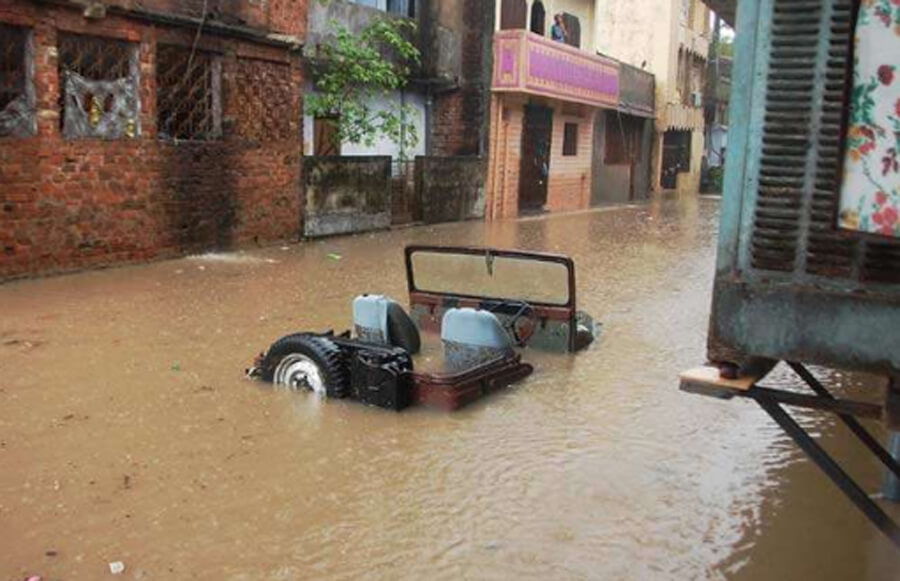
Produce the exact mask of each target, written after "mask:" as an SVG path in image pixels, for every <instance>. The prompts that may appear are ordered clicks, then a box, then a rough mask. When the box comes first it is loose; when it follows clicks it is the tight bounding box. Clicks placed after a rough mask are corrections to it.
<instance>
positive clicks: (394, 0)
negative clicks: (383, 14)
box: [387, 0, 416, 18]
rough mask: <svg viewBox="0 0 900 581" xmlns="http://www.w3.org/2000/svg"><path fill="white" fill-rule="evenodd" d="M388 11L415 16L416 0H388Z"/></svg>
mask: <svg viewBox="0 0 900 581" xmlns="http://www.w3.org/2000/svg"><path fill="white" fill-rule="evenodd" d="M387 12H390V13H391V14H398V15H400V16H407V17H409V18H415V17H416V0H387Z"/></svg>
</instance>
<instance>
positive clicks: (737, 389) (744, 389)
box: [681, 361, 900, 549]
mask: <svg viewBox="0 0 900 581" xmlns="http://www.w3.org/2000/svg"><path fill="white" fill-rule="evenodd" d="M787 364H788V365H789V366H790V367H791V369H792V370H793V371H794V372H795V373H796V374H797V375H798V376H799V377H800V378H801V379H802V380H803V381H804V382H805V383H806V385H808V386H809V387H810V389H812V391H813V392H815V394H816V395H814V396H813V395H807V394H802V393H797V392H793V391H785V390H780V389H770V388H767V387H763V386H760V385H758V381H759V380H760V379H762V378H761V377H754V378H741V379H738V380H723V379H718V378H716V377H714V375H715V374H713V373H711V368H703V369H701V370H692V371H690V372H686V373H684V374H682V378H681V389H682V390H683V391H688V392H692V393H698V394H701V395H709V396H714V397H720V398H722V397H724V398H731V397H734V396H738V397H746V398H749V399H752V400H754V401H755V402H756V403H757V404H759V406H760V407H761V408H762V409H763V410H764V411H765V412H766V413H767V414H769V416H770V417H771V418H772V419H773V420H775V422H776V423H777V424H778V425H779V426H780V427H781V429H783V430H784V431H785V433H786V434H787V435H788V436H790V437H791V439H793V440H794V442H795V443H796V444H797V446H799V447H800V449H801V450H803V452H805V453H806V455H807V456H809V458H810V459H811V460H812V461H813V462H815V464H816V465H817V466H818V467H819V468H820V469H821V470H822V472H824V473H825V475H826V476H828V478H829V479H831V481H832V482H833V483H834V484H835V485H836V486H837V487H838V488H840V489H841V492H843V493H844V494H845V495H846V496H847V498H849V499H850V500H851V501H852V502H853V503H854V504H855V505H856V507H857V508H858V509H859V510H860V511H862V513H863V514H864V515H865V516H866V517H867V518H868V519H869V520H870V521H871V522H872V524H874V525H875V526H876V527H878V529H879V530H880V531H881V532H882V533H884V534H885V536H887V537H888V539H890V541H891V542H892V543H893V544H894V546H895V547H897V548H898V549H900V526H898V524H897V523H896V522H895V521H894V520H893V519H891V517H890V516H888V515H887V513H885V512H884V511H883V510H882V509H881V507H879V506H878V504H876V503H875V501H873V500H872V499H871V498H870V497H869V495H868V494H867V493H866V492H865V490H863V489H862V488H861V487H860V486H859V484H857V483H856V481H855V480H853V478H852V477H851V476H850V475H848V474H847V473H846V472H845V471H844V470H843V469H842V468H841V466H840V465H839V464H838V463H837V462H836V461H835V460H834V459H833V458H832V457H831V456H830V455H829V454H828V453H827V452H826V451H825V450H824V449H823V448H822V447H821V446H819V445H818V444H817V443H816V441H815V440H814V439H813V438H812V437H811V436H810V435H809V434H808V433H807V432H806V430H804V429H803V427H801V426H800V425H799V424H798V423H797V422H796V421H794V419H793V418H792V417H791V416H790V415H789V414H788V413H787V412H786V411H785V410H784V408H783V407H782V406H783V405H787V406H794V407H803V408H808V409H817V410H822V411H828V412H832V413H834V414H836V415H837V416H838V417H839V418H840V419H841V420H842V421H843V422H844V424H846V425H847V427H848V428H850V431H851V432H852V433H853V434H854V435H855V436H856V437H857V438H858V439H859V440H860V441H861V442H862V443H863V445H865V446H866V448H868V449H869V451H870V452H871V453H872V454H873V455H874V456H875V457H876V458H878V459H879V460H880V461H881V463H882V464H884V465H885V467H886V468H887V469H888V470H890V471H891V472H893V473H894V474H895V475H896V476H897V477H898V478H900V463H898V462H897V460H895V459H894V458H893V457H892V456H891V455H890V454H889V453H888V452H887V450H885V449H884V447H882V446H881V444H880V443H879V442H878V440H876V439H875V437H874V436H872V434H870V433H869V432H868V430H866V429H865V428H864V427H863V426H862V424H860V423H859V421H857V419H856V418H857V417H864V418H873V419H874V418H881V417H882V407H881V406H878V405H875V404H869V403H864V402H858V401H851V400H842V399H838V398H835V397H834V396H833V395H832V394H831V393H830V392H829V391H828V390H827V389H826V388H825V386H823V385H822V384H821V382H819V380H817V379H816V378H815V376H814V375H813V374H812V373H811V372H810V371H809V370H808V369H807V368H806V367H805V366H804V365H802V364H800V363H797V362H793V361H788V362H787Z"/></svg>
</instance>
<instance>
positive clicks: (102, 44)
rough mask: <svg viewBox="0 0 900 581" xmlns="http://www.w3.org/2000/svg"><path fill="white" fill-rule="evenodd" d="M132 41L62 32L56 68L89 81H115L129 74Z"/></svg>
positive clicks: (132, 47)
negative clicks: (76, 74)
mask: <svg viewBox="0 0 900 581" xmlns="http://www.w3.org/2000/svg"><path fill="white" fill-rule="evenodd" d="M136 48H137V47H136V46H135V45H134V43H130V42H125V41H121V40H113V39H109V38H100V37H97V36H82V35H80V34H61V35H60V36H59V69H60V71H71V72H73V73H78V74H79V75H81V76H82V77H85V78H86V79H91V80H92V81H115V80H116V79H121V78H123V77H130V76H131V75H132V60H133V58H134V57H135V49H136Z"/></svg>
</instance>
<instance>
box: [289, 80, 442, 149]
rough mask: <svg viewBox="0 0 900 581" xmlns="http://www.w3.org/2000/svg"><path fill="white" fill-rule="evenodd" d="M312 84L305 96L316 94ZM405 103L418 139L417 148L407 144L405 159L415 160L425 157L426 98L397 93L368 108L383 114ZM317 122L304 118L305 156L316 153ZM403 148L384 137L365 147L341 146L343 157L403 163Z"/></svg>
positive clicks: (378, 97) (379, 98) (372, 102)
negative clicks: (374, 157)
mask: <svg viewBox="0 0 900 581" xmlns="http://www.w3.org/2000/svg"><path fill="white" fill-rule="evenodd" d="M313 92H314V91H313V89H312V84H311V83H308V84H307V85H306V91H305V94H310V93H313ZM402 103H405V104H406V105H408V106H409V107H411V108H412V111H413V115H412V116H411V117H410V118H408V124H409V127H410V129H411V130H412V131H415V135H416V136H417V138H418V142H417V143H416V144H412V143H411V142H410V143H407V144H406V148H405V150H406V157H407V158H408V159H413V158H414V157H415V156H417V155H425V131H426V126H425V96H424V95H422V94H421V93H418V92H414V91H403V92H402V93H401V92H400V91H395V92H393V93H390V94H387V95H375V96H374V97H373V98H372V99H371V100H370V101H369V106H370V107H371V108H372V110H373V111H382V110H385V109H388V108H390V107H394V106H399V105H401V104H402ZM314 132H315V120H314V119H313V117H312V116H311V115H304V116H303V153H304V155H313V154H314V153H315V143H314V139H315V135H314ZM400 149H401V148H400V144H398V143H394V142H393V141H391V140H390V139H388V138H387V137H385V136H383V135H377V136H376V137H375V140H374V142H373V143H372V145H367V144H365V143H350V142H344V143H342V144H341V155H353V156H358V155H362V156H371V155H387V156H389V157H392V158H394V159H395V160H396V159H400Z"/></svg>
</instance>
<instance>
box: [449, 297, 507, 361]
mask: <svg viewBox="0 0 900 581" xmlns="http://www.w3.org/2000/svg"><path fill="white" fill-rule="evenodd" d="M441 341H442V342H443V343H444V364H445V365H446V367H447V370H448V371H454V372H455V371H464V370H466V369H470V368H472V367H476V366H478V365H480V364H482V363H486V362H488V361H491V360H493V359H497V358H498V357H506V356H511V355H513V354H514V353H515V349H513V344H512V340H511V339H510V337H509V334H508V333H507V332H506V331H505V330H504V329H503V325H501V324H500V320H499V319H498V318H497V316H496V315H495V314H493V313H490V312H488V311H480V310H475V309H470V308H462V309H449V310H448V311H447V312H446V313H444V319H443V321H442V322H441Z"/></svg>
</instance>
